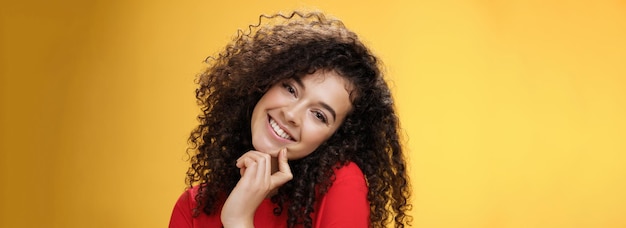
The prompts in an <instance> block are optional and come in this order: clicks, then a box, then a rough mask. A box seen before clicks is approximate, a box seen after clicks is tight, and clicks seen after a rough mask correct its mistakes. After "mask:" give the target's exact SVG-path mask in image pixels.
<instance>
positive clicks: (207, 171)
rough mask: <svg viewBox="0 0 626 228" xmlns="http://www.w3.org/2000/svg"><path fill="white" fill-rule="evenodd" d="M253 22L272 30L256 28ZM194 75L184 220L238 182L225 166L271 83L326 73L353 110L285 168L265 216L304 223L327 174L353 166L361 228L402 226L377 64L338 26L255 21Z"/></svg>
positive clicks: (305, 19) (247, 143)
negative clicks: (362, 203) (365, 227)
mask: <svg viewBox="0 0 626 228" xmlns="http://www.w3.org/2000/svg"><path fill="white" fill-rule="evenodd" d="M263 20H269V21H270V22H272V23H268V24H267V25H264V26H262V25H261V22H262V21H263ZM248 29H249V30H248V31H243V30H239V32H238V34H237V37H236V38H235V39H234V40H233V41H232V42H231V43H229V44H228V45H227V46H226V48H225V49H224V50H223V51H222V52H220V53H219V54H218V55H216V56H215V57H209V58H207V59H206V60H205V61H206V62H207V63H208V65H209V66H208V67H207V68H206V69H205V70H204V71H203V72H202V73H201V74H200V75H199V77H198V79H197V83H198V84H199V87H198V88H197V89H196V98H197V102H198V104H199V105H200V106H201V110H202V113H201V114H200V115H199V116H198V119H199V121H200V124H199V125H198V126H197V127H196V128H195V129H194V130H193V131H192V133H191V135H190V137H189V143H190V148H189V151H193V152H192V154H191V155H190V162H191V167H190V168H189V170H188V171H187V179H186V183H187V185H188V187H192V186H194V185H199V193H198V195H197V196H196V200H197V202H198V207H197V208H196V209H195V211H194V214H195V215H198V214H199V213H206V214H209V215H210V214H213V213H216V211H218V210H219V207H220V206H221V205H223V203H224V201H225V200H226V198H227V196H228V194H229V193H230V192H231V191H232V190H233V188H234V187H235V185H236V184H237V182H238V180H239V178H240V176H239V170H238V168H237V167H236V166H235V165H233V164H235V161H236V159H238V158H239V157H240V156H242V155H243V154H244V153H245V152H247V151H249V150H252V149H253V146H252V135H251V130H250V129H251V126H250V121H251V116H252V110H253V109H254V107H255V105H256V103H257V102H258V101H259V100H260V98H261V97H262V96H263V94H264V93H265V92H266V91H267V90H268V89H269V88H270V87H271V86H272V85H273V84H275V83H277V82H279V81H281V80H285V79H289V78H298V77H303V76H305V75H307V74H312V73H314V72H316V71H320V70H325V71H334V72H336V73H337V74H339V75H340V76H342V77H343V78H345V79H347V80H348V81H349V82H351V84H352V85H353V87H354V89H353V91H352V93H351V95H350V96H351V101H352V105H353V108H352V110H351V112H350V113H348V115H347V116H346V118H345V120H344V122H343V124H342V125H341V126H340V127H339V129H337V131H336V132H335V133H334V134H333V135H332V136H331V137H330V138H329V139H328V140H327V141H326V142H324V143H322V144H321V145H320V146H319V147H318V148H317V149H316V150H315V151H314V152H313V153H311V154H310V155H308V156H306V157H304V158H302V159H299V160H293V161H289V162H290V166H291V170H292V172H293V175H294V176H293V180H291V181H289V182H287V183H286V184H284V185H283V186H281V187H280V188H279V189H278V192H277V194H276V195H274V196H273V197H272V202H274V203H276V204H277V205H278V206H277V208H275V210H274V214H276V215H279V214H280V213H283V211H284V210H286V211H287V214H288V220H287V223H288V226H289V227H294V226H296V225H302V226H304V227H311V226H312V218H311V217H310V214H311V212H313V210H314V205H315V202H316V200H317V199H319V197H321V196H323V195H324V194H325V193H326V192H327V190H328V189H329V187H330V186H331V185H332V180H333V178H334V168H338V167H340V166H342V165H345V164H346V163H348V162H354V163H355V164H357V165H358V167H359V168H360V169H361V170H362V171H363V173H364V175H365V178H366V182H367V186H368V188H369V192H368V197H367V199H368V200H369V203H370V224H371V226H373V227H385V226H386V224H388V223H390V222H391V223H392V224H394V225H395V227H404V226H405V224H408V223H409V222H410V221H411V219H412V218H411V216H410V215H408V214H407V212H408V211H409V210H410V209H411V204H410V203H409V201H408V199H409V197H410V186H409V181H408V177H407V170H406V164H405V159H404V155H403V152H402V146H401V144H400V140H399V135H398V130H399V121H398V117H397V115H396V113H395V111H394V105H393V100H392V97H391V93H390V90H389V88H388V86H387V84H386V82H385V81H384V79H383V75H382V72H381V70H380V62H379V61H378V60H377V58H376V57H375V56H374V55H373V54H372V52H371V51H370V50H369V49H368V48H367V47H366V46H365V45H364V44H363V43H362V42H361V41H360V40H359V39H358V37H357V35H356V34H355V33H353V32H351V31H350V30H348V29H347V28H346V27H345V26H344V25H343V23H342V22H341V21H339V20H336V19H329V18H327V17H326V16H325V15H324V14H322V13H319V12H307V13H303V12H293V13H291V14H289V15H284V14H275V15H271V16H266V15H261V16H260V17H259V23H258V24H256V25H250V26H249V27H248Z"/></svg>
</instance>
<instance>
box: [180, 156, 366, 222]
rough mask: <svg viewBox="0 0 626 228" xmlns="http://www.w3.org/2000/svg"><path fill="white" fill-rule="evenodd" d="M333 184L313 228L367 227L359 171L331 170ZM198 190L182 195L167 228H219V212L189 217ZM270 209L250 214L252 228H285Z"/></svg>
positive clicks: (265, 203) (352, 168)
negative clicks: (252, 216)
mask: <svg viewBox="0 0 626 228" xmlns="http://www.w3.org/2000/svg"><path fill="white" fill-rule="evenodd" d="M335 177H336V179H335V181H334V182H333V184H332V186H331V187H330V188H329V189H328V192H327V193H326V195H324V197H322V198H321V199H319V200H320V201H319V203H317V204H316V208H314V210H315V212H313V213H312V214H311V218H313V227H369V213H370V207H369V202H368V201H367V191H368V190H367V185H366V183H365V177H364V176H363V172H361V169H360V168H359V167H358V166H357V165H356V164H354V163H348V164H347V165H346V166H343V167H341V168H339V169H336V170H335ZM197 193H198V187H197V186H196V187H193V188H191V189H189V190H187V191H185V192H184V193H183V194H182V195H181V196H180V198H179V199H178V201H177V202H176V205H175V206H174V210H173V212H172V217H171V219H170V225H169V227H170V228H200V227H222V222H221V221H220V211H218V212H217V213H215V214H213V215H207V214H205V213H200V215H199V216H197V217H193V216H192V210H193V209H194V208H195V207H196V201H195V196H196V194H197ZM275 207H276V205H274V204H273V203H272V202H271V201H270V199H265V200H263V202H262V203H261V205H259V207H258V208H257V210H256V213H255V214H254V226H255V227H259V228H262V227H287V213H286V212H285V211H283V213H281V215H279V216H275V215H274V212H273V210H274V208H275Z"/></svg>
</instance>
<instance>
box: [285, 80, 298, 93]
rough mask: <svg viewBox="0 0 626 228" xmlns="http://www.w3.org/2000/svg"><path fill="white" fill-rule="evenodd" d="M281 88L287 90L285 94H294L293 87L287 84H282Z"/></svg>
mask: <svg viewBox="0 0 626 228" xmlns="http://www.w3.org/2000/svg"><path fill="white" fill-rule="evenodd" d="M283 88H285V89H286V90H287V92H289V93H291V94H296V89H294V88H293V86H291V85H290V84H288V83H283Z"/></svg>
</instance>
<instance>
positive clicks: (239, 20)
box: [0, 0, 626, 228]
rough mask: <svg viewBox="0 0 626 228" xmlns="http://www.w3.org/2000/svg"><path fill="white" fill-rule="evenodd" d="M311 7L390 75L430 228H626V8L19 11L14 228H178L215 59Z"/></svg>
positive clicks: (520, 5) (493, 5)
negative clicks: (177, 206)
mask: <svg viewBox="0 0 626 228" xmlns="http://www.w3.org/2000/svg"><path fill="white" fill-rule="evenodd" d="M261 2H263V4H260V3H261ZM294 8H297V9H302V8H317V9H322V10H324V11H326V12H327V13H329V14H331V15H334V16H336V17H338V18H340V19H342V20H344V22H345V24H346V25H347V26H348V27H350V28H352V29H353V30H355V31H356V32H357V33H358V34H360V35H361V37H362V39H363V40H364V41H365V42H366V43H367V44H368V45H370V47H371V48H372V49H373V50H374V52H375V53H376V54H378V55H379V56H380V57H381V58H382V60H383V61H384V63H385V65H386V72H387V75H388V76H389V79H390V81H391V82H392V84H393V89H394V95H395V96H396V102H397V105H398V110H399V113H400V117H401V121H402V124H403V130H404V135H405V139H406V141H407V143H406V149H407V152H408V153H409V159H410V176H411V178H412V184H413V188H414V194H413V195H414V198H413V201H412V202H413V203H414V206H415V207H414V210H413V211H412V212H411V213H412V215H413V216H414V218H415V220H414V225H415V226H416V227H437V228H439V227H444V228H446V227H470V228H471V227H477V228H478V227H511V228H513V227H545V228H548V227H602V228H608V227H626V153H625V152H626V142H625V141H626V118H625V117H626V67H625V65H626V2H625V1H623V0H614V1H609V0H600V1H595V0H594V1H592V0H587V1H565V0H564V1H537V0H534V1H525V0H512V1H504V0H491V1H486V0H475V1H352V2H348V1H331V0H328V1H253V0H249V1H238V0H232V1H219V2H217V1H165V0H152V1H147V0H107V1H105V0H95V1H79V0H52V1H38V0H32V1H28V0H27V1H18V0H3V1H2V4H1V5H0V13H1V14H0V20H1V21H0V23H1V24H0V35H1V36H0V53H1V54H0V74H1V78H0V80H1V81H0V108H1V114H0V121H1V122H0V123H1V129H0V132H1V141H0V149H1V153H0V171H1V172H0V173H1V174H0V185H1V188H0V227H166V226H167V223H168V220H169V216H170V212H171V209H172V205H173V203H174V202H175V200H176V199H177V197H178V195H179V194H180V193H181V192H182V191H183V189H184V181H183V180H184V177H185V176H184V173H185V171H186V167H187V162H186V161H185V158H186V156H185V148H186V138H187V136H188V133H189V132H190V130H191V129H192V128H193V126H194V124H195V123H196V122H195V114H196V112H197V110H198V109H197V107H196V106H195V103H194V102H195V100H194V97H193V95H194V94H193V90H194V84H193V80H194V78H195V75H196V74H197V73H198V72H199V71H200V70H201V69H202V67H204V65H203V64H202V60H203V59H204V58H205V57H206V56H208V55H211V54H215V53H216V52H217V51H218V50H219V48H220V47H222V46H223V45H224V44H225V43H226V42H227V41H228V40H229V39H230V38H232V37H233V36H234V35H235V34H236V29H238V28H244V27H245V26H246V25H248V24H252V23H256V22H257V15H259V14H261V13H273V12H277V11H288V10H290V9H294Z"/></svg>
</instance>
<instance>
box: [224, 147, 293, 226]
mask: <svg viewBox="0 0 626 228" xmlns="http://www.w3.org/2000/svg"><path fill="white" fill-rule="evenodd" d="M237 167H238V168H239V169H240V173H241V179H240V180H239V182H237V185H236V186H235V188H234V189H233V191H232V192H231V193H230V195H229V196H228V198H227V199H226V202H225V203H224V206H223V207H222V214H221V220H222V224H223V225H224V227H226V228H228V227H254V223H253V222H254V213H255V211H256V209H257V207H258V206H259V205H260V204H261V202H263V199H264V198H265V197H267V195H268V194H269V193H270V192H272V191H273V190H275V189H277V188H278V187H280V186H281V185H283V184H285V183H287V181H289V180H291V179H292V178H293V175H292V173H291V168H289V163H287V150H286V149H282V150H281V151H280V152H279V153H278V172H276V173H274V174H272V158H271V157H270V155H268V154H266V153H262V152H259V151H249V152H247V153H245V154H244V155H243V156H241V157H240V158H239V159H237Z"/></svg>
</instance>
